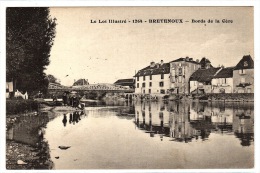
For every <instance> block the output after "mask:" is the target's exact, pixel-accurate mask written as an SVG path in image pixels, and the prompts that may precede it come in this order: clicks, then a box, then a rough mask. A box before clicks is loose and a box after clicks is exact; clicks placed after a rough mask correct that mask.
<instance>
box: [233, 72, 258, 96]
mask: <svg viewBox="0 0 260 173" xmlns="http://www.w3.org/2000/svg"><path fill="white" fill-rule="evenodd" d="M244 70H245V74H239V70H234V71H233V86H234V87H233V92H234V93H254V69H244ZM241 78H244V79H245V83H250V84H251V85H250V86H246V87H244V88H243V87H237V85H239V84H241Z"/></svg>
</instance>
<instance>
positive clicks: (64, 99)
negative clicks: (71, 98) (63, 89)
mask: <svg viewBox="0 0 260 173" xmlns="http://www.w3.org/2000/svg"><path fill="white" fill-rule="evenodd" d="M62 100H63V104H64V106H66V105H67V94H66V93H63V96H62Z"/></svg>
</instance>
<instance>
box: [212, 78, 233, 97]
mask: <svg viewBox="0 0 260 173" xmlns="http://www.w3.org/2000/svg"><path fill="white" fill-rule="evenodd" d="M211 84H212V87H213V93H233V78H216V79H212V82H211Z"/></svg>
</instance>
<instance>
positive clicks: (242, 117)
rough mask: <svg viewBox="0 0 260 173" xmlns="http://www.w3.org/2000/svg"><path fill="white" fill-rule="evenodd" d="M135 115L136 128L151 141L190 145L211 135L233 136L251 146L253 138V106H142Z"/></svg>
mask: <svg viewBox="0 0 260 173" xmlns="http://www.w3.org/2000/svg"><path fill="white" fill-rule="evenodd" d="M135 112H136V113H135V123H136V125H137V127H138V128H139V129H141V130H145V132H146V133H150V136H151V137H153V136H154V135H156V134H159V136H160V137H161V138H162V137H163V136H165V137H170V138H172V139H173V141H178V142H191V141H192V140H193V139H196V140H197V139H201V140H206V139H207V138H209V136H210V133H220V134H235V135H236V136H237V137H238V138H240V140H241V145H250V142H251V141H252V140H253V138H254V136H253V134H254V132H253V128H254V126H253V122H254V120H253V116H254V112H253V104H252V103H251V104H249V103H243V104H242V103H224V102H215V103H195V102H193V103H185V102H170V103H168V104H167V105H165V104H164V103H160V102H159V103H154V102H151V103H148V102H143V103H142V104H141V103H137V104H136V109H135ZM233 132H234V133H233Z"/></svg>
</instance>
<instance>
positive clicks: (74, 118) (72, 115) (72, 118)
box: [62, 111, 86, 127]
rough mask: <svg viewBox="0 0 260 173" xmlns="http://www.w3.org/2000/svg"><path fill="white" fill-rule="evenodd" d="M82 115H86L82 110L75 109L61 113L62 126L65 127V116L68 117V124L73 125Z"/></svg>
mask: <svg viewBox="0 0 260 173" xmlns="http://www.w3.org/2000/svg"><path fill="white" fill-rule="evenodd" d="M82 115H86V114H85V112H84V111H75V112H73V113H67V114H63V119H62V123H63V126H64V127H66V124H67V116H68V117H69V124H73V125H75V124H77V123H78V122H79V121H80V120H81V118H82Z"/></svg>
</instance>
